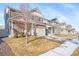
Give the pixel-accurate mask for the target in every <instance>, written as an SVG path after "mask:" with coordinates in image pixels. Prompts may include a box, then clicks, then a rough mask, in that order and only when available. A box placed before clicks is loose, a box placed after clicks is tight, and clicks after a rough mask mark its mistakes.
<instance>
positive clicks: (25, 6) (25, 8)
mask: <svg viewBox="0 0 79 59" xmlns="http://www.w3.org/2000/svg"><path fill="white" fill-rule="evenodd" d="M20 9H21V12H22V14H23V16H22V17H23V19H24V21H25V32H24V34H25V36H26V43H27V40H28V25H29V19H30V11H29V4H28V3H23V4H21V6H20Z"/></svg>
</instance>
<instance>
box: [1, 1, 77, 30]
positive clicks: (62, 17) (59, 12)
mask: <svg viewBox="0 0 79 59" xmlns="http://www.w3.org/2000/svg"><path fill="white" fill-rule="evenodd" d="M6 6H10V7H13V8H16V9H19V8H20V4H15V3H12V4H11V3H0V25H4V24H5V22H4V8H5V7H6ZM30 7H31V8H32V9H33V8H36V7H37V8H39V9H40V10H41V12H42V15H43V16H44V17H45V18H47V19H49V20H50V19H53V18H58V20H59V21H60V22H66V23H67V24H71V25H72V26H73V27H74V28H76V30H77V31H79V4H77V3H76V4H75V3H74V4H70V3H62V4H61V3H58V4H56V3H51V4H50V3H41V4H34V3H33V4H30Z"/></svg>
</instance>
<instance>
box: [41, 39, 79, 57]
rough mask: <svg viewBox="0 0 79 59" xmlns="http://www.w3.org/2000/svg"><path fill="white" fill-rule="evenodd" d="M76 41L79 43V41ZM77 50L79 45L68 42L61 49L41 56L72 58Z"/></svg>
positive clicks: (58, 48)
mask: <svg viewBox="0 0 79 59" xmlns="http://www.w3.org/2000/svg"><path fill="white" fill-rule="evenodd" d="M74 41H75V42H77V43H78V40H74ZM77 48H78V44H75V43H73V42H72V41H66V42H64V43H63V44H61V45H60V46H59V47H57V48H55V49H52V50H50V51H48V52H46V53H44V54H41V55H40V56H70V55H71V54H72V53H73V52H74V51H75V50H76V49H77Z"/></svg>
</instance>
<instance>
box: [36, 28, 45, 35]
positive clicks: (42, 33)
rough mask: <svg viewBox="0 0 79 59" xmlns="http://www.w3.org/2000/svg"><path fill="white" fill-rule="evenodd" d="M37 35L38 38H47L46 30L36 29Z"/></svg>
mask: <svg viewBox="0 0 79 59" xmlns="http://www.w3.org/2000/svg"><path fill="white" fill-rule="evenodd" d="M36 33H37V35H38V36H45V28H40V27H39V28H36Z"/></svg>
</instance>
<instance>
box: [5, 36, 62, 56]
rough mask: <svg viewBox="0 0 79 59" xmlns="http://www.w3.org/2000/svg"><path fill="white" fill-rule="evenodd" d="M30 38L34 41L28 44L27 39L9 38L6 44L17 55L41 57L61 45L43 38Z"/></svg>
mask: <svg viewBox="0 0 79 59" xmlns="http://www.w3.org/2000/svg"><path fill="white" fill-rule="evenodd" d="M30 38H31V39H32V41H30V42H29V43H28V44H26V42H25V38H9V39H7V40H6V42H7V44H8V45H9V46H10V47H11V49H12V51H13V53H14V54H15V55H39V54H41V53H44V52H46V51H48V50H50V49H53V48H56V47H57V46H59V45H60V44H61V43H58V42H53V41H49V40H46V39H45V38H41V37H39V38H35V37H33V38H32V37H30ZM33 39H36V40H33Z"/></svg>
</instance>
